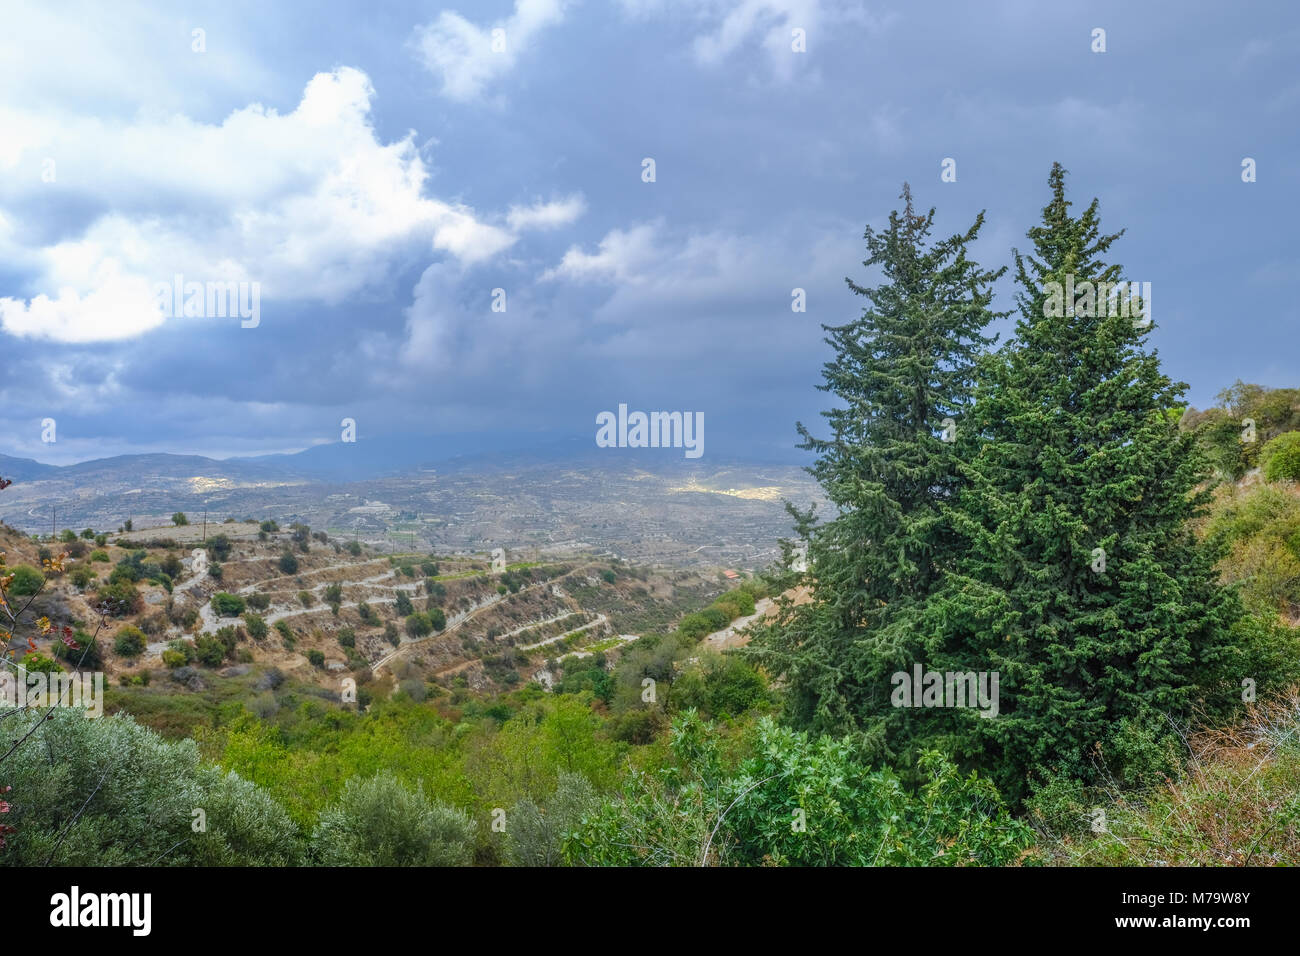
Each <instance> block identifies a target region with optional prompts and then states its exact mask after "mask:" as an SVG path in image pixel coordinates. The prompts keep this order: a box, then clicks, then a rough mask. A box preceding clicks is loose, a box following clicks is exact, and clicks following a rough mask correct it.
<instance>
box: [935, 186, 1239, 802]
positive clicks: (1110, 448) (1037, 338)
mask: <svg viewBox="0 0 1300 956" xmlns="http://www.w3.org/2000/svg"><path fill="white" fill-rule="evenodd" d="M1049 182H1050V185H1051V190H1052V198H1051V202H1049V203H1048V205H1047V206H1046V207H1045V208H1044V210H1043V218H1042V223H1041V224H1040V225H1038V226H1035V227H1034V228H1032V229H1030V230H1029V232H1028V237H1029V238H1030V240H1031V241H1032V243H1033V252H1032V254H1031V255H1026V256H1021V255H1020V254H1019V252H1017V253H1016V257H1015V261H1016V280H1017V283H1018V285H1019V293H1018V296H1017V302H1018V306H1019V312H1020V315H1019V319H1018V321H1017V325H1016V334H1015V336H1014V337H1013V338H1012V339H1011V340H1010V341H1009V342H1008V343H1007V344H1006V345H1005V346H1004V347H1003V348H1002V349H1001V350H1000V351H999V352H998V353H997V354H995V355H994V356H991V357H989V358H988V360H986V361H985V362H984V363H983V364H982V367H981V373H980V382H979V386H978V388H977V390H976V401H975V405H974V408H973V409H972V412H971V419H972V422H973V424H974V431H975V433H976V435H977V436H978V448H977V449H976V451H975V454H974V455H973V457H972V458H971V460H970V462H969V464H968V466H967V467H965V469H964V474H965V477H966V478H967V482H966V484H965V485H964V487H963V488H962V490H961V493H960V495H959V496H958V498H957V499H956V502H955V504H954V506H953V507H950V508H949V509H947V510H948V515H949V517H950V519H951V521H952V524H953V526H954V527H955V528H956V530H957V531H958V532H959V533H960V535H961V537H962V538H963V539H964V541H965V547H964V548H962V549H961V552H962V554H961V558H960V560H959V561H958V562H957V566H956V568H955V569H954V570H953V571H952V573H951V574H950V576H949V580H948V584H947V587H946V588H945V589H944V590H943V591H942V592H941V593H940V594H939V595H938V596H936V598H935V599H934V600H932V601H931V602H930V604H929V608H928V613H927V615H926V625H925V626H924V627H923V629H922V630H923V633H925V635H926V639H927V644H928V646H927V648H926V649H925V662H926V665H927V666H932V667H934V668H935V669H938V670H944V671H947V670H954V671H972V670H973V671H997V672H999V674H1000V697H1001V701H1000V709H999V714H998V716H997V717H996V718H993V719H985V718H981V717H980V716H979V715H978V714H977V713H976V712H975V711H970V710H966V711H945V712H942V713H932V715H931V716H930V718H929V725H930V729H931V730H932V731H933V730H935V728H936V726H937V725H939V724H944V725H946V726H945V727H944V729H943V733H945V734H946V735H947V736H948V738H949V744H950V746H951V748H952V749H953V750H955V751H957V752H958V754H959V755H963V756H965V757H967V758H969V759H970V760H971V761H972V762H974V763H977V764H978V765H980V766H983V767H985V768H988V769H991V770H993V771H994V773H995V777H996V779H997V781H998V783H999V785H1000V786H1001V787H1002V789H1003V792H1004V793H1007V794H1008V795H1009V796H1012V797H1013V798H1014V797H1017V796H1022V795H1023V794H1024V793H1025V783H1026V778H1027V775H1030V774H1032V773H1033V772H1034V771H1053V770H1055V771H1060V772H1064V773H1066V774H1068V775H1069V776H1070V777H1071V778H1073V779H1082V780H1085V781H1086V780H1090V779H1092V780H1095V779H1096V778H1097V774H1098V772H1099V768H1100V767H1101V766H1102V764H1103V763H1104V764H1105V766H1106V767H1107V771H1108V772H1109V773H1112V774H1115V775H1116V776H1118V777H1119V778H1121V779H1122V780H1123V781H1124V782H1127V783H1140V782H1144V778H1149V777H1150V776H1151V775H1152V774H1153V773H1157V772H1161V771H1163V770H1164V769H1167V768H1168V767H1169V766H1171V765H1172V762H1173V754H1174V749H1175V746H1176V741H1175V740H1174V723H1175V722H1177V721H1179V720H1180V719H1182V718H1185V717H1186V716H1187V715H1188V714H1189V712H1190V711H1191V709H1192V708H1193V707H1194V705H1195V703H1196V699H1197V698H1198V696H1200V695H1203V694H1204V693H1205V689H1206V684H1207V683H1208V682H1209V681H1210V679H1211V677H1210V675H1211V674H1212V672H1213V671H1214V669H1215V668H1216V666H1221V665H1222V664H1223V662H1224V661H1225V659H1226V658H1227V657H1228V656H1229V654H1230V648H1229V643H1230V641H1229V631H1230V628H1231V627H1232V625H1233V623H1234V621H1235V619H1236V618H1237V616H1238V615H1239V614H1240V608H1239V605H1238V603H1237V600H1236V597H1235V595H1234V594H1233V593H1232V592H1231V591H1228V590H1225V589H1223V588H1221V587H1220V586H1219V585H1218V584H1217V583H1216V576H1215V573H1214V571H1213V567H1212V564H1213V555H1212V554H1211V553H1210V552H1209V551H1208V550H1206V549H1204V548H1202V547H1199V546H1198V545H1197V543H1196V541H1195V540H1194V539H1193V537H1192V533H1191V531H1190V529H1189V526H1188V521H1189V519H1190V518H1191V517H1193V515H1194V514H1195V513H1197V511H1198V509H1199V507H1200V506H1201V504H1203V503H1204V500H1205V497H1204V494H1203V493H1202V492H1198V491H1197V488H1198V486H1199V485H1200V483H1201V482H1202V481H1203V479H1204V478H1205V477H1206V474H1205V469H1204V465H1203V462H1202V459H1201V457H1200V455H1199V453H1198V451H1197V449H1196V448H1195V446H1194V439H1193V437H1192V436H1191V435H1190V434H1186V433H1184V434H1180V433H1179V431H1178V428H1177V426H1176V424H1175V419H1176V417H1177V416H1176V415H1172V416H1171V415H1170V411H1171V410H1173V409H1175V408H1176V407H1177V406H1179V404H1180V401H1179V400H1180V397H1181V395H1182V393H1183V391H1184V390H1185V388H1186V386H1185V385H1183V384H1181V383H1177V384H1176V383H1173V382H1171V381H1170V380H1169V379H1168V378H1167V377H1166V376H1165V375H1164V374H1163V373H1162V372H1161V370H1160V362H1159V359H1158V357H1157V355H1156V353H1155V351H1154V350H1148V349H1147V348H1146V347H1145V344H1144V340H1145V337H1146V335H1147V334H1148V332H1149V330H1150V328H1151V325H1150V322H1149V320H1148V319H1143V318H1135V317H1134V315H1133V314H1132V311H1130V314H1128V315H1125V314H1122V311H1121V309H1120V308H1119V306H1120V304H1121V303H1122V301H1123V300H1122V298H1121V299H1118V300H1112V301H1110V302H1109V303H1108V302H1106V301H1103V300H1102V299H1103V296H1101V295H1099V294H1098V290H1097V286H1096V284H1097V283H1098V282H1103V281H1104V282H1117V281H1118V280H1119V277H1120V275H1121V270H1120V267H1119V266H1118V265H1116V264H1113V263H1109V264H1108V263H1107V262H1105V261H1104V260H1103V257H1104V256H1105V255H1106V253H1107V251H1108V250H1109V249H1110V246H1111V244H1112V243H1113V242H1114V241H1115V240H1116V239H1117V238H1118V237H1119V235H1120V234H1115V235H1106V234H1103V233H1102V232H1101V230H1100V222H1099V218H1098V203H1097V201H1096V200H1093V202H1092V204H1091V205H1090V206H1089V207H1088V208H1087V209H1086V210H1085V211H1084V212H1083V214H1082V215H1081V216H1077V217H1076V216H1072V215H1071V214H1070V205H1071V204H1070V203H1069V202H1068V201H1067V200H1066V198H1065V171H1064V170H1063V169H1062V168H1061V167H1060V165H1059V164H1057V165H1054V166H1053V168H1052V171H1051V175H1050V179H1049ZM1085 283H1092V286H1091V290H1092V292H1093V295H1092V298H1091V301H1090V300H1089V298H1088V292H1089V286H1088V285H1085ZM1053 284H1056V285H1053ZM1071 286H1072V287H1073V291H1074V295H1075V296H1076V297H1077V301H1076V302H1075V303H1071V302H1070V301H1069V297H1068V296H1066V295H1064V294H1063V291H1064V290H1065V289H1068V288H1070V287H1071ZM1058 287H1059V288H1058ZM1136 304H1137V303H1134V305H1135V306H1136Z"/></svg>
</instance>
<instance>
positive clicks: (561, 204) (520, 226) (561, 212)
mask: <svg viewBox="0 0 1300 956" xmlns="http://www.w3.org/2000/svg"><path fill="white" fill-rule="evenodd" d="M586 211H587V202H586V200H585V199H583V198H582V196H581V195H577V194H575V195H573V196H569V197H568V198H567V199H560V200H557V201H555V202H541V201H538V202H535V203H533V204H532V205H531V206H511V207H510V212H509V213H508V214H507V216H506V222H507V223H509V224H510V228H511V229H514V230H516V231H523V230H525V229H558V228H559V227H560V226H567V225H569V224H570V223H572V222H575V221H577V219H578V218H579V217H580V216H581V215H582V214H583V213H585V212H586Z"/></svg>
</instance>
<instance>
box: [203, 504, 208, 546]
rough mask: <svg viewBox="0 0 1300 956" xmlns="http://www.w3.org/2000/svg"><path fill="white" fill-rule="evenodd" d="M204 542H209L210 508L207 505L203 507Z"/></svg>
mask: <svg viewBox="0 0 1300 956" xmlns="http://www.w3.org/2000/svg"><path fill="white" fill-rule="evenodd" d="M203 543H204V544H207V543H208V508H207V506H206V505H204V507H203Z"/></svg>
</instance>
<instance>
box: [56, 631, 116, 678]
mask: <svg viewBox="0 0 1300 956" xmlns="http://www.w3.org/2000/svg"><path fill="white" fill-rule="evenodd" d="M72 639H73V641H75V642H76V644H77V646H76V647H75V648H72V647H69V646H68V645H67V644H64V643H63V642H62V641H55V642H54V643H53V644H52V645H50V650H51V652H52V653H53V654H54V656H55V657H56V658H57V659H59V660H61V661H66V662H67V663H68V664H69V665H70V666H72V667H73V668H78V667H79V668H84V669H85V670H88V671H98V670H103V669H104V654H103V651H102V649H101V645H100V643H99V641H98V640H97V639H95V638H93V637H91V636H90V635H89V634H87V633H86V632H85V631H82V630H80V629H78V630H76V631H74V632H73V634H72Z"/></svg>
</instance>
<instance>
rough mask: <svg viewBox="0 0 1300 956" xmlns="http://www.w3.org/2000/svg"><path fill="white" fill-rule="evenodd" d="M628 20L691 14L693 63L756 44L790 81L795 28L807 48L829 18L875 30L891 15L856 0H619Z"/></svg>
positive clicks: (718, 60) (714, 62) (710, 63)
mask: <svg viewBox="0 0 1300 956" xmlns="http://www.w3.org/2000/svg"><path fill="white" fill-rule="evenodd" d="M620 6H621V7H622V8H623V12H624V13H625V14H626V15H627V16H628V17H630V18H632V19H651V18H671V19H679V18H681V17H692V18H694V20H695V21H696V22H697V23H698V24H699V25H700V26H701V28H702V32H698V33H696V35H695V38H694V40H693V42H692V52H693V54H694V57H695V60H696V62H697V63H699V64H701V65H703V66H707V67H719V66H721V65H722V64H723V63H725V62H727V61H728V60H730V59H732V58H733V57H734V56H735V55H736V54H737V53H739V52H741V51H743V50H745V49H747V48H750V47H753V46H755V45H757V46H758V47H760V48H762V49H763V50H765V51H766V53H767V55H768V62H769V65H770V67H771V70H772V73H773V74H774V75H775V76H776V77H777V78H778V79H780V80H783V81H784V80H789V79H790V78H791V77H792V76H793V74H794V70H795V66H796V64H797V62H798V59H797V58H798V57H799V56H801V55H805V54H799V53H796V52H795V51H794V49H793V43H794V39H795V35H794V31H795V30H796V29H797V30H802V31H803V41H804V49H805V51H806V52H808V53H810V52H811V51H813V50H814V49H815V47H816V44H817V43H818V42H819V40H820V39H821V37H822V36H823V35H824V34H825V29H826V25H827V24H828V23H836V24H839V25H845V24H855V25H859V26H862V27H865V28H866V29H867V31H868V32H870V33H873V34H874V33H879V32H880V31H881V30H883V29H884V28H885V27H886V26H887V25H888V24H889V23H891V22H892V21H893V20H894V19H895V15H893V14H889V15H886V16H884V17H880V18H877V17H874V16H872V15H871V14H869V13H867V12H866V11H865V10H864V9H863V7H862V6H861V5H860V4H858V3H854V2H826V0H620Z"/></svg>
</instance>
